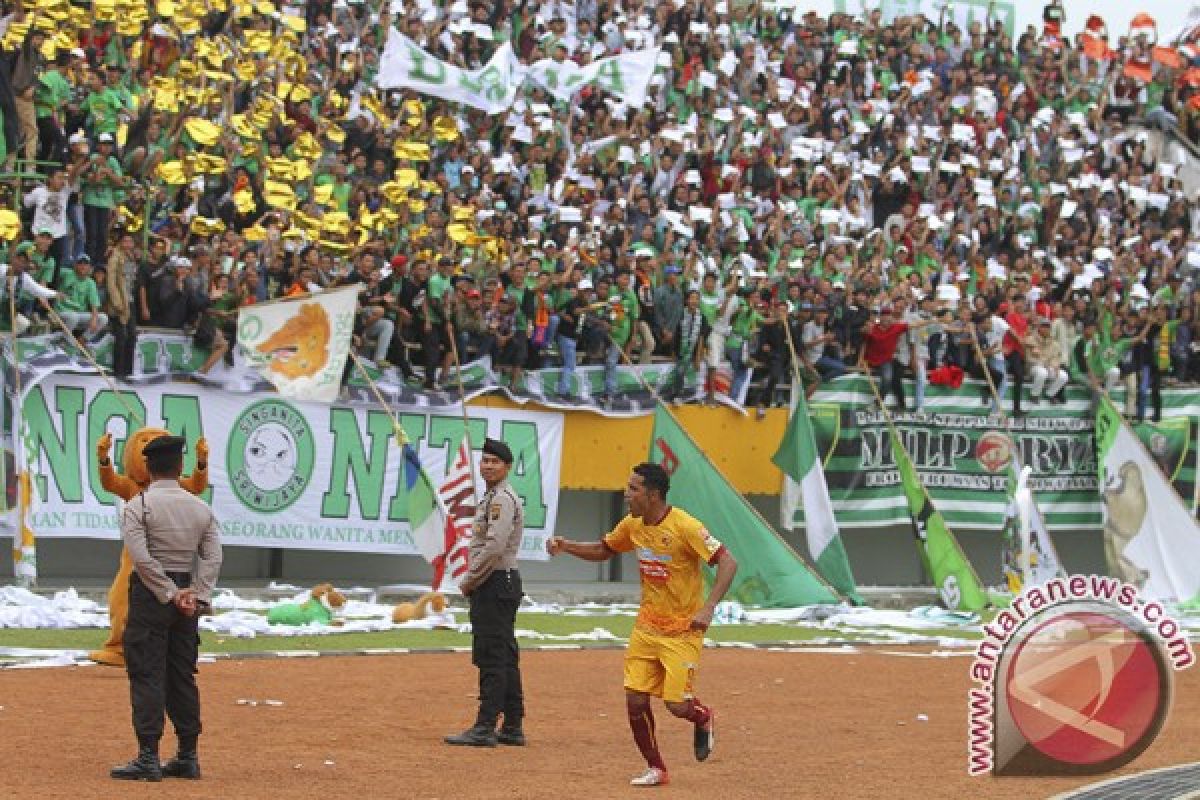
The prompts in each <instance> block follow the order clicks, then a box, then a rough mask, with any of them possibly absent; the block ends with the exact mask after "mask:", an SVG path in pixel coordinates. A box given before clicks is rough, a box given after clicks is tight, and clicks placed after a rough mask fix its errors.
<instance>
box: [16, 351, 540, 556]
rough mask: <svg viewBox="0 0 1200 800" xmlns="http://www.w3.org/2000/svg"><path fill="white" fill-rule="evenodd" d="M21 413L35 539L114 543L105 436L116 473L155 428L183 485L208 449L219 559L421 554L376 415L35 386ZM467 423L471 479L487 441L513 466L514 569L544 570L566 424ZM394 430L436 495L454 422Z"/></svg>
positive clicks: (61, 379)
mask: <svg viewBox="0 0 1200 800" xmlns="http://www.w3.org/2000/svg"><path fill="white" fill-rule="evenodd" d="M22 407H23V410H24V420H23V421H21V424H19V426H18V430H20V431H22V432H23V434H24V442H23V448H22V452H23V453H28V454H29V456H28V463H29V465H30V467H31V474H32V475H33V492H34V494H35V496H36V500H37V502H35V503H34V506H33V507H34V508H35V509H36V510H35V511H34V512H33V514H32V515H31V518H30V520H29V521H30V524H31V527H32V528H33V530H34V531H35V533H36V534H37V535H38V536H46V537H84V538H99V539H116V538H119V535H120V534H119V532H118V529H117V516H116V509H115V505H114V503H115V498H114V497H113V496H112V495H110V494H109V493H107V492H105V491H104V489H103V488H102V487H101V485H100V476H99V472H98V467H97V463H96V454H95V446H94V445H95V442H96V441H97V440H98V439H99V438H100V437H101V436H102V435H104V433H105V432H109V433H112V434H113V438H114V440H116V445H115V448H114V455H113V459H114V461H115V463H117V464H120V463H121V460H122V453H123V446H124V440H125V438H126V437H127V436H128V434H129V433H130V432H132V431H133V430H136V429H137V428H139V427H142V426H143V425H153V426H161V427H164V428H166V429H168V430H170V431H172V432H173V433H175V434H177V435H180V436H183V437H185V438H186V439H187V441H188V447H189V450H188V453H187V456H186V463H185V470H186V471H189V472H190V471H191V469H192V468H193V466H194V462H195V455H194V446H195V442H196V440H197V439H198V438H199V437H200V436H205V437H206V438H207V439H208V443H209V447H210V450H211V455H210V457H209V478H210V483H211V488H210V489H209V491H208V493H207V495H206V497H205V499H206V500H207V501H208V502H210V503H211V504H212V507H213V510H214V511H215V512H216V514H217V518H218V519H219V520H220V521H221V526H222V539H223V542H224V544H226V545H244V546H252V547H284V548H290V549H308V550H341V551H352V552H370V553H389V554H396V555H406V554H413V555H415V554H417V550H416V548H415V546H414V542H413V538H412V532H411V526H410V525H409V515H408V492H407V490H406V488H405V482H404V463H403V455H402V452H401V449H400V447H399V445H398V444H397V442H396V438H395V436H394V435H393V426H392V420H391V418H390V416H389V415H388V413H387V412H386V411H385V410H383V409H382V408H379V407H374V408H371V407H358V406H356V407H350V406H339V405H323V404H312V403H300V402H294V401H290V400H287V399H285V398H282V397H280V396H278V395H267V396H265V397H264V396H255V397H247V396H245V395H237V394H232V393H229V392H224V391H215V390H212V389H207V388H204V387H202V386H197V385H194V384H186V383H180V382H163V383H158V384H153V385H148V386H143V387H142V388H140V389H139V391H138V392H137V393H136V394H135V393H133V392H121V393H120V394H119V395H118V394H117V393H116V392H113V391H111V390H110V389H109V388H108V386H107V384H106V383H105V382H104V381H102V380H101V379H99V378H97V377H95V376H84V375H70V374H50V375H46V376H44V377H43V378H42V380H40V381H38V382H36V383H34V384H33V385H32V386H30V387H29V388H27V389H26V391H25V392H24V401H23V406H22ZM470 411H471V421H470V440H471V444H472V447H473V449H474V454H475V459H476V468H475V472H474V474H475V475H476V478H477V479H478V474H479V473H478V468H477V464H478V459H479V457H480V453H481V449H482V447H483V441H484V439H485V438H486V437H488V436H491V437H494V438H498V439H503V440H504V441H506V442H507V443H508V444H509V446H510V447H511V448H512V451H513V454H514V456H515V457H516V458H515V461H514V463H513V468H512V472H511V474H510V476H509V479H510V481H511V482H512V485H513V488H514V489H515V490H516V491H517V493H518V494H520V495H521V498H522V499H523V501H524V504H525V526H526V527H525V537H524V539H523V540H522V542H521V550H520V556H521V557H523V558H530V559H544V558H546V553H545V547H544V542H545V538H546V536H547V535H549V533H550V532H551V531H553V530H554V523H555V519H556V517H557V513H558V496H559V492H558V486H559V468H560V465H561V461H562V441H563V418H562V415H561V414H559V413H537V412H527V411H510V410H501V409H495V410H493V409H480V408H472V409H471V410H470ZM139 418H140V419H139ZM400 422H401V425H402V426H403V427H404V430H405V432H406V433H407V435H408V438H409V440H410V441H411V442H412V444H413V446H414V447H416V449H417V452H418V454H419V456H420V460H421V463H422V465H423V466H424V468H425V469H426V470H427V471H428V473H429V475H430V476H431V478H432V480H433V481H434V483H435V484H436V483H439V482H440V481H441V480H442V478H443V476H445V475H446V473H447V469H448V464H447V461H448V460H449V461H452V460H453V458H454V454H455V453H456V452H457V449H458V446H459V443H460V441H461V440H462V435H463V420H462V416H461V414H459V413H447V414H439V413H423V412H422V413H403V414H401V415H400ZM479 490H480V492H481V493H482V485H480V486H479Z"/></svg>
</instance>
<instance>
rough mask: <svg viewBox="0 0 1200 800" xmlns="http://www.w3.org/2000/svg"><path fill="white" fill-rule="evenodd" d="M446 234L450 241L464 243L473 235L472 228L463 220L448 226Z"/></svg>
mask: <svg viewBox="0 0 1200 800" xmlns="http://www.w3.org/2000/svg"><path fill="white" fill-rule="evenodd" d="M446 235H447V236H449V237H450V241H452V242H457V243H458V244H462V243H464V242H465V241H467V238H468V237H469V236H470V235H471V229H470V228H468V227H467V226H466V225H464V224H462V223H461V222H452V223H450V224H449V225H447V226H446Z"/></svg>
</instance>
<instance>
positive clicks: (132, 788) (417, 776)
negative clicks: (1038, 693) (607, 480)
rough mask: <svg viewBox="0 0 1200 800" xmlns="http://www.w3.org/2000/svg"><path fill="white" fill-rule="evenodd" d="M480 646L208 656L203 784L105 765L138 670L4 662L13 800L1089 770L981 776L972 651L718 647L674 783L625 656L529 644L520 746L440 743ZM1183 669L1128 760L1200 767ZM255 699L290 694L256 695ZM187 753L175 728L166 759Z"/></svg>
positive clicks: (680, 744)
mask: <svg viewBox="0 0 1200 800" xmlns="http://www.w3.org/2000/svg"><path fill="white" fill-rule="evenodd" d="M469 658H470V657H469V656H468V655H466V654H456V653H450V654H444V655H409V656H380V657H365V656H347V657H324V658H315V659H299V660H294V659H286V660H272V661H265V660H247V661H234V662H221V663H216V664H204V665H202V666H201V673H200V682H201V693H202V703H203V709H204V724H205V729H206V730H205V735H204V736H203V737H202V739H201V763H202V765H203V769H204V780H203V781H202V782H200V783H198V784H192V783H188V782H181V781H169V782H167V783H164V784H157V785H156V784H123V783H118V782H114V781H112V780H110V779H109V778H108V768H109V767H110V766H111V765H113V764H116V763H118V762H121V761H124V760H126V759H128V758H129V757H131V755H132V754H133V752H134V742H133V737H132V734H131V732H130V728H129V707H128V685H127V683H126V680H125V675H124V672H123V671H119V670H114V669H111V668H104V667H89V668H67V669H45V670H7V671H0V706H3V710H0V797H3V798H6V799H7V798H19V799H20V800H24V799H25V798H30V800H34V799H36V800H41V799H42V798H72V799H73V800H75V799H81V798H104V799H105V800H109V799H110V798H171V799H172V800H175V798H202V797H203V798H230V799H231V800H253V799H254V798H272V799H274V798H320V799H321V800H329V799H330V798H353V799H354V800H370V799H371V798H446V799H450V798H453V799H454V800H462V799H466V800H470V798H521V799H522V800H525V799H526V798H567V797H569V798H620V797H636V796H644V795H645V794H646V793H647V792H650V793H657V794H658V795H662V796H675V797H687V798H689V800H690V798H721V800H738V799H740V798H754V799H755V800H759V799H760V798H805V799H807V798H909V797H912V798H920V800H936V799H937V798H955V800H958V799H959V798H966V797H971V798H993V797H994V798H1004V800H1012V798H1014V797H1020V798H1035V797H1046V796H1048V795H1051V794H1054V793H1056V792H1059V791H1064V790H1066V789H1068V788H1071V787H1073V786H1077V785H1080V784H1082V783H1086V782H1088V781H1087V780H1086V779H1056V780H1035V779H1008V780H996V779H992V778H983V779H970V778H968V777H967V776H966V774H965V767H964V764H965V743H964V741H965V734H964V731H965V726H966V709H965V700H964V698H965V695H966V690H967V688H968V680H967V668H968V659H967V658H964V657H956V658H906V657H902V656H892V655H882V654H876V653H862V654H853V655H824V654H806V653H772V652H762V651H748V650H738V651H735V650H718V651H712V650H710V651H708V652H706V653H705V657H704V662H703V663H702V664H701V671H700V676H699V689H700V696H701V697H702V698H703V699H705V700H707V701H708V702H711V703H713V704H714V705H715V706H716V708H717V710H718V713H719V738H718V746H717V749H716V752H715V753H714V755H713V757H712V759H711V760H710V761H709V762H708V763H705V764H697V763H696V762H695V761H694V760H693V758H692V756H691V736H690V733H691V730H690V728H689V727H688V726H687V725H686V724H685V723H681V722H679V721H678V720H675V719H673V718H670V717H669V716H668V715H667V714H666V713H665V711H664V710H663V709H662V708H661V706H658V707H656V709H657V712H656V713H657V717H658V728H659V739H660V742H662V745H663V748H664V756H665V758H666V760H667V764H668V766H669V767H671V770H672V771H671V778H672V785H671V786H669V787H666V788H664V789H660V790H645V789H642V790H637V789H632V788H631V787H629V786H628V779H629V777H630V776H631V775H632V774H634V773H635V772H637V771H639V768H640V761H639V758H638V755H637V752H636V750H635V749H634V746H633V743H632V740H631V738H630V736H629V733H628V728H627V725H626V721H625V714H624V708H623V705H622V694H621V689H620V675H621V652H620V651H619V650H603V651H593V652H561V653H528V654H526V655H525V656H524V657H523V659H524V671H525V676H526V678H525V682H526V694H527V697H528V698H529V707H530V718H529V720H528V721H527V725H526V730H527V732H528V734H529V737H530V746H529V747H527V748H525V749H523V750H522V749H517V748H498V749H496V750H473V749H459V748H450V747H447V746H445V745H443V744H442V743H441V737H442V735H443V734H446V733H451V732H455V731H457V730H459V729H461V728H462V727H464V726H465V725H467V724H468V723H469V722H470V721H471V719H472V712H473V708H474V691H473V685H474V678H475V675H474V670H473V669H472V668H471V665H470V662H469ZM1179 677H1180V680H1179V682H1178V683H1177V684H1176V689H1177V692H1176V702H1175V707H1174V711H1173V713H1172V715H1171V719H1170V721H1169V722H1168V723H1167V729H1166V730H1165V732H1164V734H1163V735H1162V736H1161V737H1160V738H1159V740H1158V741H1157V742H1156V743H1155V744H1154V745H1153V746H1152V747H1151V749H1150V750H1149V751H1148V752H1147V753H1146V754H1145V755H1143V756H1142V758H1141V759H1139V760H1138V761H1136V762H1135V764H1134V765H1133V767H1132V768H1126V771H1135V770H1141V769H1148V768H1151V767H1160V766H1166V765H1170V764H1177V763H1182V762H1187V761H1196V760H1200V669H1193V670H1191V671H1189V672H1185V673H1183V674H1182V675H1180V676H1179ZM239 698H248V699H256V700H260V701H261V700H264V699H268V698H269V699H276V700H282V701H283V703H284V705H282V706H278V707H272V706H264V705H259V706H257V707H250V706H248V705H238V704H237V701H238V699H239ZM918 714H925V715H927V716H928V718H929V719H928V721H927V722H924V721H919V720H917V715H918ZM173 748H174V738H173V736H172V735H170V734H168V736H167V737H166V739H164V743H163V754H164V755H168V754H170V752H172V751H173ZM327 761H328V762H332V763H331V764H327V763H326V762H327Z"/></svg>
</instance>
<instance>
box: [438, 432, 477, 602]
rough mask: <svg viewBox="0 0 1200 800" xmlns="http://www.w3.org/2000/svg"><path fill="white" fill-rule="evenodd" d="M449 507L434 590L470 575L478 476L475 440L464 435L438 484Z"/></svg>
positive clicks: (457, 583) (444, 501)
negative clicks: (469, 553)
mask: <svg viewBox="0 0 1200 800" xmlns="http://www.w3.org/2000/svg"><path fill="white" fill-rule="evenodd" d="M438 500H439V502H440V505H441V506H442V507H443V508H445V510H446V516H445V518H446V526H445V543H444V549H443V550H442V554H441V555H440V556H438V557H437V558H435V559H434V561H433V590H434V591H439V590H442V589H444V588H446V587H447V586H450V585H453V586H458V585H459V584H460V583H462V580H463V578H465V577H466V576H467V550H468V546H469V545H470V543H471V525H472V523H473V522H474V521H475V478H474V473H473V472H472V470H471V444H470V442H469V441H468V439H467V437H466V436H464V437H463V440H462V443H461V444H460V445H459V446H458V453H457V454H456V455H455V457H454V461H453V462H452V463H451V464H450V468H449V469H448V470H447V471H446V477H445V479H444V480H443V481H442V485H441V486H440V487H439V488H438Z"/></svg>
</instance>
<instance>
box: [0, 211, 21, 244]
mask: <svg viewBox="0 0 1200 800" xmlns="http://www.w3.org/2000/svg"><path fill="white" fill-rule="evenodd" d="M20 235H21V218H20V217H18V216H17V214H16V212H15V211H9V210H8V209H4V210H3V211H0V239H3V240H4V241H6V242H11V241H13V240H14V239H16V238H17V237H18V236H20Z"/></svg>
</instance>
